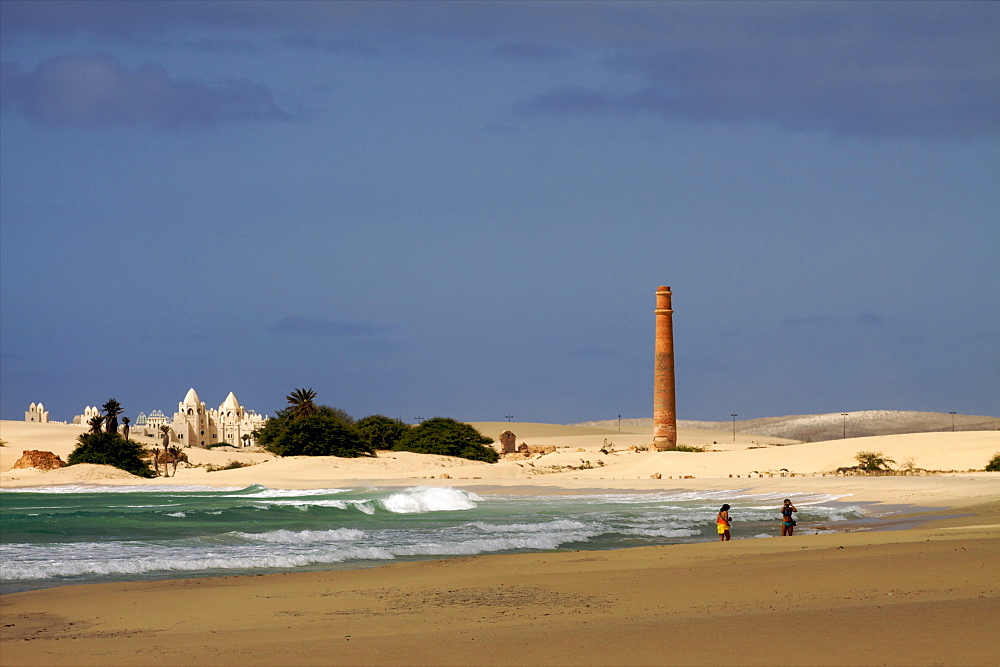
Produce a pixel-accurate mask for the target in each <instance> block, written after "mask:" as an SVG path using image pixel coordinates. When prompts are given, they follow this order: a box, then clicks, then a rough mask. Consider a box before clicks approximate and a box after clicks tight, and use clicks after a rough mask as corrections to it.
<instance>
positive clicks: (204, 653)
mask: <svg viewBox="0 0 1000 667" xmlns="http://www.w3.org/2000/svg"><path fill="white" fill-rule="evenodd" d="M899 518H900V519H905V520H907V521H912V520H917V521H919V524H918V525H917V526H916V527H908V528H903V529H897V530H858V531H853V532H837V533H824V534H819V535H796V536H794V537H792V538H787V539H786V538H780V539H743V540H734V541H732V542H728V543H718V542H699V543H695V544H679V545H669V546H652V547H636V548H629V549H618V550H613V551H596V552H594V551H574V552H556V553H552V552H548V553H527V554H513V555H485V556H475V557H467V558H454V559H447V560H436V561H435V560H431V561H419V562H409V563H394V564H389V565H382V566H378V567H374V568H366V569H356V570H334V571H323V572H305V573H289V574H269V575H257V576H227V577H212V578H199V579H184V580H166V581H143V582H129V583H103V584H90V585H78V586H63V587H58V588H50V589H43V590H38V591H30V592H24V593H14V594H10V595H5V596H2V597H0V610H2V613H3V618H4V622H3V625H4V627H3V628H0V629H2V631H3V634H2V640H0V641H2V642H3V649H4V655H5V658H4V664H5V665H11V666H14V665H25V666H30V665H43V664H64V665H91V664H93V665H96V664H134V665H146V664H172V665H199V664H205V663H206V662H212V663H214V664H218V665H230V664H232V665H236V664H244V665H245V664H274V662H276V661H280V662H282V663H283V664H288V665H318V664H330V663H336V664H346V665H355V664H372V663H373V662H375V663H378V664H385V665H413V664H427V665H430V664H434V665H460V664H487V665H493V664H495V665H500V664H525V665H535V664H538V665H542V664H544V665H570V664H575V665H625V664H630V665H647V664H649V665H652V664H663V663H664V662H665V661H667V662H670V663H674V664H692V665H696V664H698V665H700V664H705V665H709V664H718V662H719V661H720V646H719V643H718V642H716V641H713V640H712V639H711V634H712V630H711V628H713V627H720V626H721V627H725V628H726V631H725V634H726V637H727V641H726V642H725V644H726V646H728V647H731V651H730V650H729V649H726V650H724V651H722V652H721V658H722V661H723V662H730V663H736V664H746V665H755V664H760V665H764V664H778V663H784V664H803V665H868V664H890V665H903V664H909V665H925V664H926V665H929V664H942V663H943V664H955V665H961V664H968V665H976V664H988V663H989V662H991V661H992V660H994V659H995V656H996V655H997V651H998V650H1000V637H997V636H996V633H995V632H994V631H992V630H990V629H989V628H992V627H993V623H992V622H989V621H988V619H989V618H996V617H997V614H998V613H1000V584H998V583H997V582H998V577H997V574H998V573H1000V500H993V501H992V502H987V503H979V504H974V505H966V506H964V507H963V506H953V507H948V508H945V509H942V510H935V511H932V512H917V513H914V514H912V515H903V516H901V517H899ZM140 605H141V607H140ZM142 610H145V611H142ZM886 615H892V617H893V618H894V619H895V620H894V623H893V624H892V625H889V626H886V625H885V623H884V618H885V617H886ZM880 619H883V620H880ZM785 624H791V625H793V626H794V627H796V628H799V632H800V633H801V634H804V635H808V639H807V640H805V641H795V642H787V643H780V642H779V643H775V642H774V641H773V638H772V634H773V633H766V632H764V633H762V632H760V629H761V628H767V627H781V626H782V625H785ZM865 627H878V628H879V629H880V631H879V633H877V636H876V635H873V634H872V633H864V632H863V629H864V628H865ZM515 638H516V641H515ZM415 656H418V657H416V658H415ZM668 658H669V659H668Z"/></svg>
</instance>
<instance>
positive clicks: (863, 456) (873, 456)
mask: <svg viewBox="0 0 1000 667" xmlns="http://www.w3.org/2000/svg"><path fill="white" fill-rule="evenodd" d="M854 458H855V459H856V460H857V462H858V467H859V468H861V469H862V470H864V471H866V472H878V471H879V470H890V466H891V465H892V464H893V463H895V461H893V460H892V459H890V458H889V457H888V456H883V455H882V452H858V453H857V454H855V455H854Z"/></svg>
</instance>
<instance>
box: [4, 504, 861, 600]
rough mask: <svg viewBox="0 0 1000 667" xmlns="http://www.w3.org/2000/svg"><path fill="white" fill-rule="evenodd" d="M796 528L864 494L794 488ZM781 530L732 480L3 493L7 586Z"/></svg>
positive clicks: (847, 507)
mask: <svg viewBox="0 0 1000 667" xmlns="http://www.w3.org/2000/svg"><path fill="white" fill-rule="evenodd" d="M788 497H790V498H792V500H793V502H794V503H795V504H796V506H797V507H798V508H799V516H798V520H799V522H800V523H799V530H800V532H822V531H825V530H829V529H830V528H831V524H833V525H835V522H837V521H843V520H847V519H857V518H861V517H862V516H864V514H865V512H864V510H863V508H862V507H861V506H860V505H857V504H849V503H844V502H840V501H838V499H837V498H836V497H834V496H829V495H801V494H800V495H792V496H788ZM722 503H729V504H730V505H732V510H730V515H731V516H732V518H733V538H734V539H746V538H761V537H771V536H775V535H778V534H780V530H779V524H778V506H779V505H780V503H781V498H780V497H778V496H774V495H759V494H758V495H754V494H749V493H745V492H742V491H740V490H738V489H733V490H727V491H708V492H690V491H684V492H681V491H677V492H670V491H664V492H659V493H607V494H579V495H550V496H536V495H531V496H528V495H499V494H495V495H494V494H477V493H473V492H470V491H467V490H462V489H456V488H449V487H443V488H438V487H412V488H406V489H378V488H344V489H316V490H308V491H301V490H300V491H289V490H280V489H269V488H266V487H263V486H258V485H254V486H250V487H247V488H242V489H218V488H210V487H195V486H187V487H170V488H166V487H157V488H150V487H94V486H90V485H87V486H84V485H70V486H60V487H39V488H34V489H18V490H16V491H3V492H0V527H2V528H0V593H11V592H15V591H23V590H30V589H36V588H45V587H49V586H59V585H65V584H78V583H93V582H104V581H125V580H143V579H170V578H182V577H192V576H221V575H234V574H259V573H267V572H289V571H302V570H329V569H347V568H360V567H370V566H373V565H378V564H383V563H388V562H393V561H405V560H421V559H424V560H426V559H438V558H449V557H457V556H471V555H476V554H495V553H518V552H528V551H571V550H599V549H620V548H626V547H635V546H646V545H654V544H679V543H685V542H700V541H706V540H715V539H717V535H716V532H715V514H716V512H718V510H719V507H720V506H721V504H722Z"/></svg>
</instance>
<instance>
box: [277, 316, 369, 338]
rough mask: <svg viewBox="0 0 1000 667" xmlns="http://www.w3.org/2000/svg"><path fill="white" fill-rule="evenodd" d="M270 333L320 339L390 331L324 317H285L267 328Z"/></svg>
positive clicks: (361, 335)
mask: <svg viewBox="0 0 1000 667" xmlns="http://www.w3.org/2000/svg"><path fill="white" fill-rule="evenodd" d="M267 330H268V331H269V332H270V333H276V334H287V335H293V336H316V337H320V338H354V337H365V336H377V335H379V334H383V333H387V332H388V331H389V329H387V328H384V327H377V326H373V325H371V324H364V323H359V322H335V321H333V320H327V319H323V318H322V317H283V318H281V319H280V320H278V321H277V322H275V323H274V324H272V325H271V326H269V327H268V328H267Z"/></svg>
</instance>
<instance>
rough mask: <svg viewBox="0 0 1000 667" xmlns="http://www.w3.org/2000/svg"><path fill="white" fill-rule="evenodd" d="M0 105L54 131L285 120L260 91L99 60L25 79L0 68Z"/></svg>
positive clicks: (68, 63) (16, 68)
mask: <svg viewBox="0 0 1000 667" xmlns="http://www.w3.org/2000/svg"><path fill="white" fill-rule="evenodd" d="M0 104H2V107H3V108H4V109H5V110H6V109H18V110H20V111H21V113H23V114H24V116H25V117H26V118H28V120H30V121H32V122H35V123H39V124H44V125H58V126H78V127H79V126H83V127H101V126H116V125H150V126H154V127H158V128H161V129H176V128H181V127H190V126H213V125H218V124H221V123H231V122H239V121H262V120H287V119H289V116H288V114H286V113H285V112H284V111H282V110H281V109H279V108H278V106H277V105H276V104H275V103H274V101H273V100H272V98H271V94H270V92H269V91H268V90H267V88H265V87H264V86H261V85H259V84H255V83H251V82H249V81H244V80H234V79H230V80H224V81H220V82H218V83H216V84H214V85H210V84H206V83H203V82H200V81H196V80H194V79H192V78H187V77H177V78H173V77H171V76H170V75H169V74H168V73H167V72H166V70H164V69H163V67H161V66H160V65H157V64H155V63H147V64H145V65H141V66H139V67H137V68H136V69H134V70H129V69H128V68H127V67H125V66H124V65H122V64H121V63H120V62H119V61H118V60H116V59H115V58H112V57H109V56H103V55H84V56H80V55H72V56H70V55H67V56H59V57H56V58H52V59H51V60H47V61H45V62H42V63H40V64H39V65H38V67H37V68H35V69H34V70H32V71H28V72H26V71H23V70H22V69H21V67H20V65H19V64H18V63H15V62H4V63H0Z"/></svg>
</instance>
